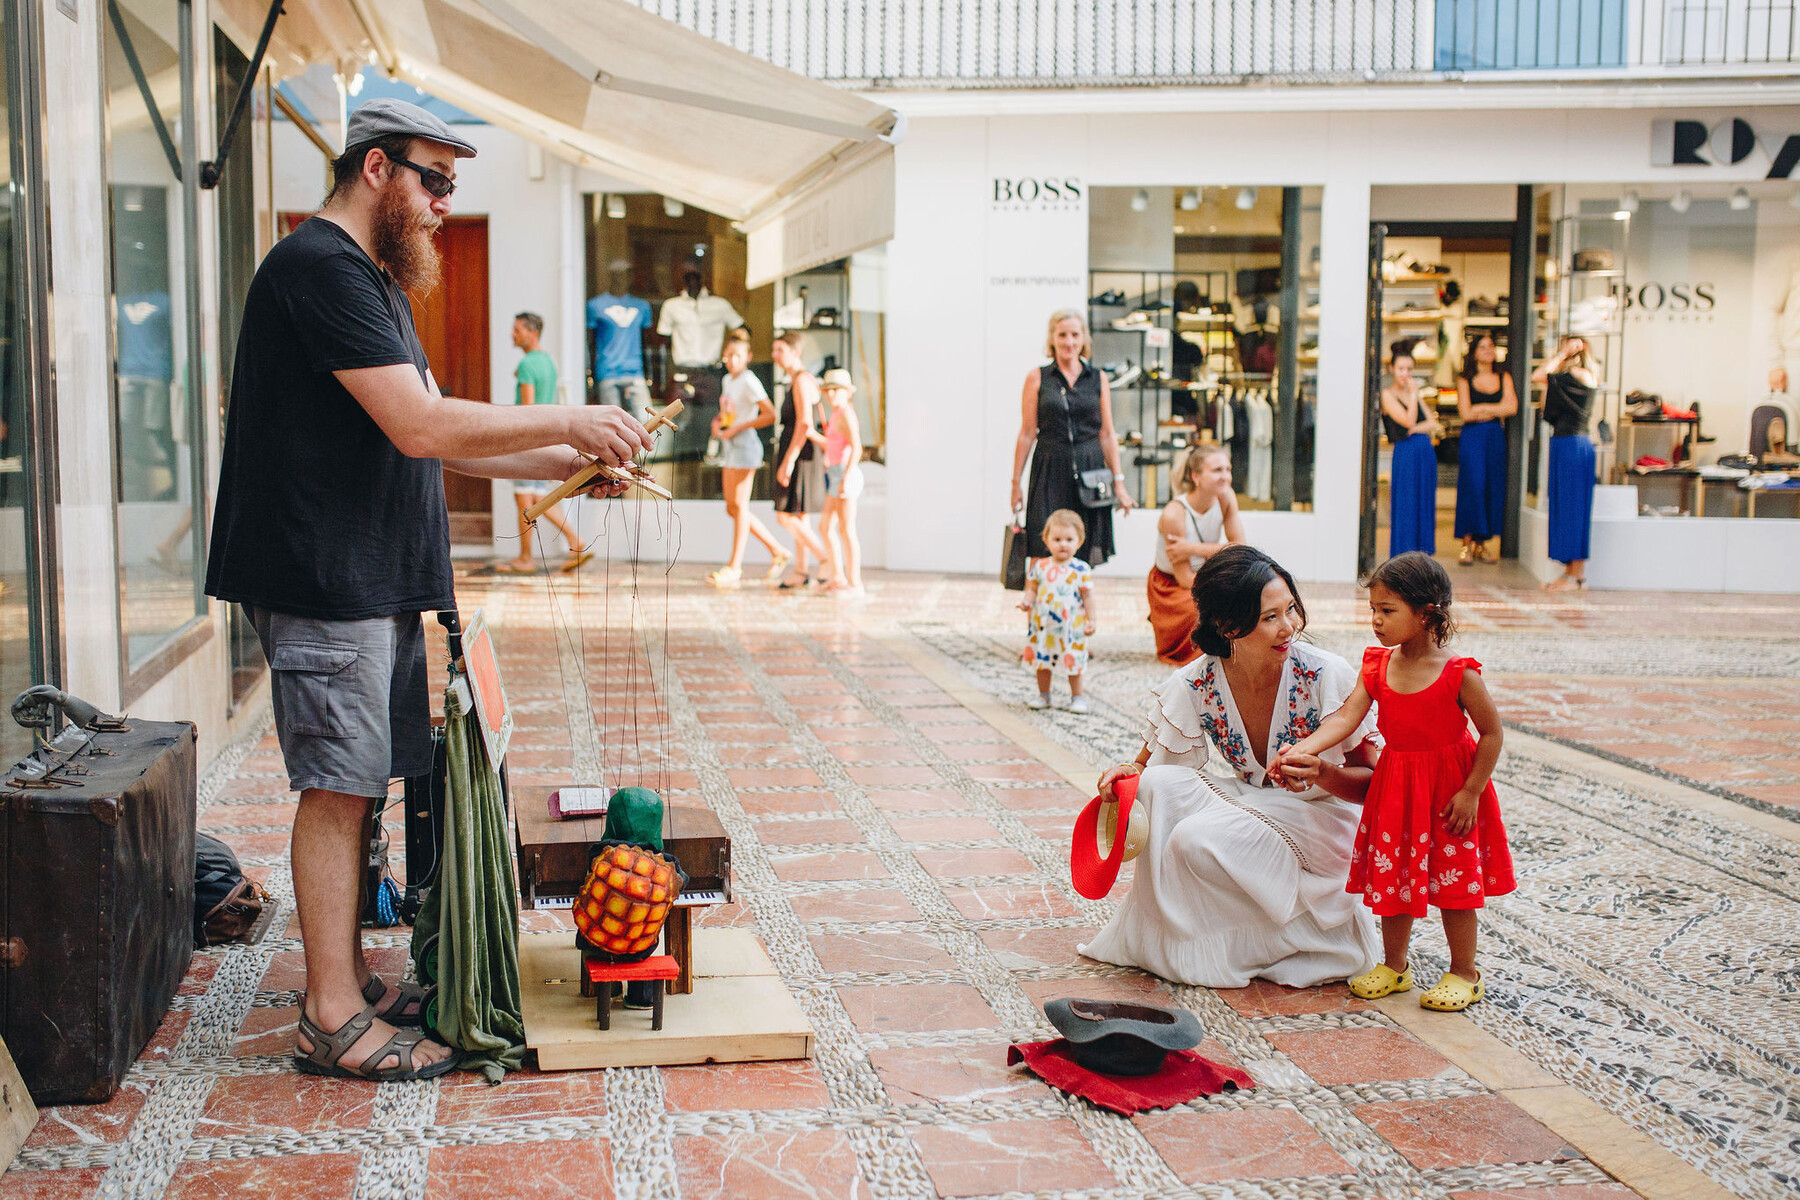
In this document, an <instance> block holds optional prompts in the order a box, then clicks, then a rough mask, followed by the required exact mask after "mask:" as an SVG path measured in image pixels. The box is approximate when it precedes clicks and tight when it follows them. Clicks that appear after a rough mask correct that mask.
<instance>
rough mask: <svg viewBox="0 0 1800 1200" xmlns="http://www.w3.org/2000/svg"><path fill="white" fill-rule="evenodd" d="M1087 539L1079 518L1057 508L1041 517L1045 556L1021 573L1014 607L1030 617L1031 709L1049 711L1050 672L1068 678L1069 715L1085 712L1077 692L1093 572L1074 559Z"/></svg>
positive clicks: (1089, 628)
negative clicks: (1020, 596)
mask: <svg viewBox="0 0 1800 1200" xmlns="http://www.w3.org/2000/svg"><path fill="white" fill-rule="evenodd" d="M1086 537H1087V525H1086V523H1085V522H1084V521H1082V519H1081V517H1080V516H1079V515H1078V514H1076V513H1074V512H1071V511H1070V510H1068V509H1066V508H1059V509H1057V510H1056V511H1055V512H1053V513H1051V514H1050V515H1049V516H1048V517H1046V518H1045V519H1044V545H1045V546H1046V547H1048V548H1049V550H1050V557H1049V558H1035V559H1032V561H1031V566H1030V567H1029V568H1028V569H1027V570H1026V572H1025V598H1024V599H1023V600H1021V601H1020V602H1019V607H1020V608H1021V609H1022V610H1024V611H1025V612H1028V613H1030V614H1031V621H1030V645H1029V647H1028V652H1029V654H1030V656H1031V662H1032V665H1033V666H1035V667H1036V668H1037V685H1038V694H1037V695H1035V696H1033V697H1032V698H1031V699H1030V700H1029V701H1027V702H1026V704H1027V706H1028V707H1030V708H1049V707H1050V680H1051V677H1052V675H1053V673H1054V672H1056V671H1061V672H1062V673H1063V674H1065V675H1067V676H1068V677H1069V711H1070V712H1072V713H1084V712H1087V711H1088V702H1087V697H1086V696H1083V695H1082V694H1081V673H1082V672H1083V671H1085V670H1087V660H1088V649H1087V640H1088V635H1089V634H1091V633H1093V632H1094V598H1093V586H1094V584H1093V579H1094V574H1093V568H1092V567H1090V566H1088V565H1087V564H1086V563H1084V562H1082V561H1081V560H1080V559H1079V558H1076V557H1075V551H1076V550H1077V549H1078V548H1079V547H1080V546H1081V543H1082V541H1083V540H1084V539H1085V538H1086Z"/></svg>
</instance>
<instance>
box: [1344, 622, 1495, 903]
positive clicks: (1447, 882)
mask: <svg viewBox="0 0 1800 1200" xmlns="http://www.w3.org/2000/svg"><path fill="white" fill-rule="evenodd" d="M1392 656H1393V650H1392V649H1386V648H1383V647H1380V646H1370V647H1369V648H1368V649H1367V650H1365V651H1363V669H1362V683H1363V687H1364V688H1365V689H1366V690H1367V691H1368V693H1369V695H1371V696H1373V697H1374V698H1375V704H1376V716H1375V723H1376V725H1377V726H1378V727H1379V728H1380V730H1381V735H1382V738H1383V740H1385V741H1386V743H1387V744H1386V745H1385V746H1384V747H1382V751H1381V761H1380V762H1378V763H1376V765H1375V774H1374V775H1373V776H1372V777H1370V779H1369V794H1368V799H1367V800H1365V801H1364V802H1363V816H1362V824H1361V825H1360V826H1359V827H1358V829H1357V831H1356V846H1355V848H1354V849H1353V850H1352V851H1351V855H1350V877H1349V881H1348V883H1347V884H1346V890H1347V891H1350V892H1354V893H1358V894H1360V895H1361V896H1362V898H1363V903H1365V904H1367V905H1368V906H1369V907H1370V908H1371V909H1373V910H1374V912H1375V915H1376V916H1378V917H1390V916H1397V915H1400V914H1408V915H1411V916H1414V917H1422V916H1424V915H1425V914H1426V906H1427V904H1430V905H1434V906H1436V907H1438V908H1480V907H1481V906H1482V902H1483V900H1485V899H1486V898H1487V897H1489V896H1504V895H1506V894H1507V893H1508V892H1510V891H1512V890H1513V889H1514V888H1515V887H1516V886H1517V884H1516V882H1515V881H1514V879H1513V864H1512V851H1511V850H1510V849H1508V848H1507V844H1506V826H1505V825H1504V824H1503V823H1502V822H1501V820H1500V801H1499V799H1498V798H1497V797H1496V796H1495V795H1494V785H1493V783H1492V782H1489V783H1488V785H1487V787H1486V788H1484V789H1483V790H1482V793H1481V796H1480V798H1479V800H1478V801H1477V802H1476V808H1475V826H1474V828H1472V829H1470V830H1469V831H1468V832H1467V833H1465V834H1462V835H1461V836H1460V837H1459V836H1457V835H1455V834H1453V833H1451V832H1450V830H1449V829H1448V828H1447V827H1446V826H1445V824H1444V816H1443V812H1442V809H1443V806H1444V804H1445V802H1446V801H1448V800H1449V799H1450V797H1452V796H1454V795H1455V794H1456V793H1457V792H1458V791H1459V790H1460V789H1461V788H1462V785H1463V782H1464V781H1465V780H1467V779H1468V777H1469V767H1470V765H1471V764H1472V763H1473V762H1474V761H1475V737H1474V735H1473V734H1472V733H1471V732H1470V731H1469V715H1468V714H1467V713H1466V712H1464V711H1463V708H1462V704H1461V702H1460V701H1459V700H1458V699H1457V697H1458V694H1459V693H1460V692H1461V690H1462V679H1463V673H1464V672H1465V671H1479V670H1481V664H1480V663H1478V662H1476V661H1475V660H1474V659H1472V658H1452V659H1451V660H1450V661H1449V662H1447V663H1445V664H1444V669H1443V672H1442V673H1441V674H1439V675H1438V677H1437V679H1436V680H1434V681H1433V682H1432V683H1431V684H1430V686H1428V687H1426V688H1423V689H1422V690H1420V691H1417V692H1396V691H1395V690H1394V689H1392V688H1390V687H1389V686H1388V685H1387V669H1388V660H1389V659H1390V658H1391V657H1392Z"/></svg>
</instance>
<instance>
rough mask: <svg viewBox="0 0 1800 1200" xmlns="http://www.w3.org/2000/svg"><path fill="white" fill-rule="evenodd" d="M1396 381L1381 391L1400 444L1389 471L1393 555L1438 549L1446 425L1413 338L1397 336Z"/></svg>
mask: <svg viewBox="0 0 1800 1200" xmlns="http://www.w3.org/2000/svg"><path fill="white" fill-rule="evenodd" d="M1393 372H1394V382H1393V384H1392V385H1391V386H1389V387H1386V388H1383V389H1382V391H1381V415H1382V417H1383V418H1384V423H1385V424H1386V426H1387V431H1388V440H1389V441H1391V442H1392V443H1393V444H1394V461H1393V468H1392V470H1391V471H1390V473H1389V477H1388V557H1390V558H1391V557H1393V556H1394V555H1396V554H1404V553H1406V552H1407V551H1408V550H1423V551H1424V552H1425V553H1427V554H1436V553H1437V451H1436V450H1435V449H1434V448H1433V447H1432V444H1431V437H1432V434H1434V433H1441V432H1442V431H1443V426H1441V425H1439V424H1438V421H1437V418H1436V417H1435V416H1433V415H1432V414H1431V413H1429V412H1427V411H1426V409H1425V406H1424V404H1423V402H1422V401H1421V399H1420V396H1419V384H1418V381H1417V380H1416V379H1414V378H1413V357H1412V343H1411V342H1397V343H1395V346H1394V357H1393Z"/></svg>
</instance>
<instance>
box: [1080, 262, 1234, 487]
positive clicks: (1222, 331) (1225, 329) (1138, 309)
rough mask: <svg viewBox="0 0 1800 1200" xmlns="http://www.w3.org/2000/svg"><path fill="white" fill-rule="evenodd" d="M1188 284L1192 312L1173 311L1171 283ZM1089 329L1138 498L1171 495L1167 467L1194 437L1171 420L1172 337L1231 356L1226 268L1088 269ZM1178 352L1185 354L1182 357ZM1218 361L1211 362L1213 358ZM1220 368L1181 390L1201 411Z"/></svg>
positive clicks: (1175, 382) (1209, 354) (1208, 354)
mask: <svg viewBox="0 0 1800 1200" xmlns="http://www.w3.org/2000/svg"><path fill="white" fill-rule="evenodd" d="M1183 282H1191V283H1193V284H1194V285H1195V287H1196V288H1197V289H1198V290H1199V293H1200V297H1201V308H1200V309H1199V311H1197V312H1181V313H1178V312H1176V311H1175V288H1176V285H1177V284H1178V283H1183ZM1088 296H1089V299H1088V328H1089V329H1090V330H1091V331H1092V333H1093V339H1094V359H1093V361H1094V362H1095V364H1096V365H1098V366H1099V367H1100V368H1101V369H1102V370H1104V371H1105V372H1106V373H1107V376H1108V378H1109V379H1111V380H1113V381H1114V382H1113V385H1112V394H1113V424H1114V426H1115V428H1117V430H1118V433H1119V443H1120V447H1121V450H1122V452H1123V454H1124V456H1125V460H1126V461H1125V462H1124V463H1123V464H1121V465H1124V466H1125V467H1126V468H1127V470H1130V469H1131V468H1133V467H1135V468H1136V472H1137V474H1136V478H1135V479H1133V481H1132V483H1133V490H1134V492H1135V493H1136V495H1137V497H1138V499H1139V502H1140V503H1143V504H1147V505H1148V504H1155V505H1162V504H1166V503H1168V500H1169V482H1168V478H1169V469H1170V468H1171V467H1172V466H1173V465H1174V461H1175V458H1176V456H1177V455H1179V454H1180V453H1181V451H1182V450H1184V449H1186V448H1187V447H1188V446H1189V445H1190V444H1192V441H1193V440H1194V438H1195V437H1196V436H1197V435H1198V430H1197V429H1196V427H1195V426H1193V425H1190V424H1186V423H1184V422H1183V421H1179V420H1177V419H1176V418H1175V396H1174V393H1175V391H1176V390H1177V388H1178V386H1180V385H1182V384H1184V383H1186V382H1187V381H1184V380H1180V379H1177V378H1176V374H1175V340H1176V339H1177V338H1180V339H1182V340H1183V341H1185V342H1186V343H1187V345H1189V346H1192V347H1194V348H1196V349H1197V350H1199V351H1200V352H1201V354H1202V355H1203V356H1204V358H1205V359H1213V356H1214V355H1224V356H1227V357H1228V359H1229V361H1230V362H1231V363H1233V364H1235V363H1236V361H1237V347H1236V343H1235V340H1234V335H1235V322H1234V319H1233V315H1232V309H1231V301H1232V297H1231V280H1230V277H1229V275H1228V274H1227V273H1226V272H1224V271H1179V272H1177V271H1146V270H1131V269H1123V268H1115V269H1107V268H1094V269H1092V270H1090V271H1089V272H1088ZM1183 357H1184V358H1185V357H1187V356H1186V355H1185V354H1184V355H1183ZM1213 361H1215V362H1216V361H1217V360H1213ZM1225 374H1226V373H1225V372H1219V373H1216V374H1215V373H1212V372H1208V371H1204V370H1203V371H1202V372H1201V375H1202V380H1201V381H1200V382H1197V383H1196V384H1195V386H1192V387H1181V388H1180V390H1184V391H1188V392H1191V393H1192V394H1193V397H1194V400H1195V402H1196V405H1197V406H1198V407H1200V408H1201V410H1202V411H1204V410H1205V407H1206V405H1207V404H1208V402H1209V401H1210V400H1212V399H1213V397H1214V396H1215V394H1216V392H1217V384H1216V382H1214V381H1215V380H1217V379H1218V378H1220V377H1221V376H1223V375H1225Z"/></svg>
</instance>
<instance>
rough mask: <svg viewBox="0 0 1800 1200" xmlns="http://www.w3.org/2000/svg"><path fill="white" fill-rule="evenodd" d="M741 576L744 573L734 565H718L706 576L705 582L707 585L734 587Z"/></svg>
mask: <svg viewBox="0 0 1800 1200" xmlns="http://www.w3.org/2000/svg"><path fill="white" fill-rule="evenodd" d="M743 577H744V573H743V572H742V571H740V570H738V569H737V568H736V567H720V568H719V569H718V570H716V571H714V572H713V573H712V574H710V575H708V576H707V577H706V582H707V585H708V586H709V587H716V588H734V587H736V586H737V585H738V581H739V580H741V579H743Z"/></svg>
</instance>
